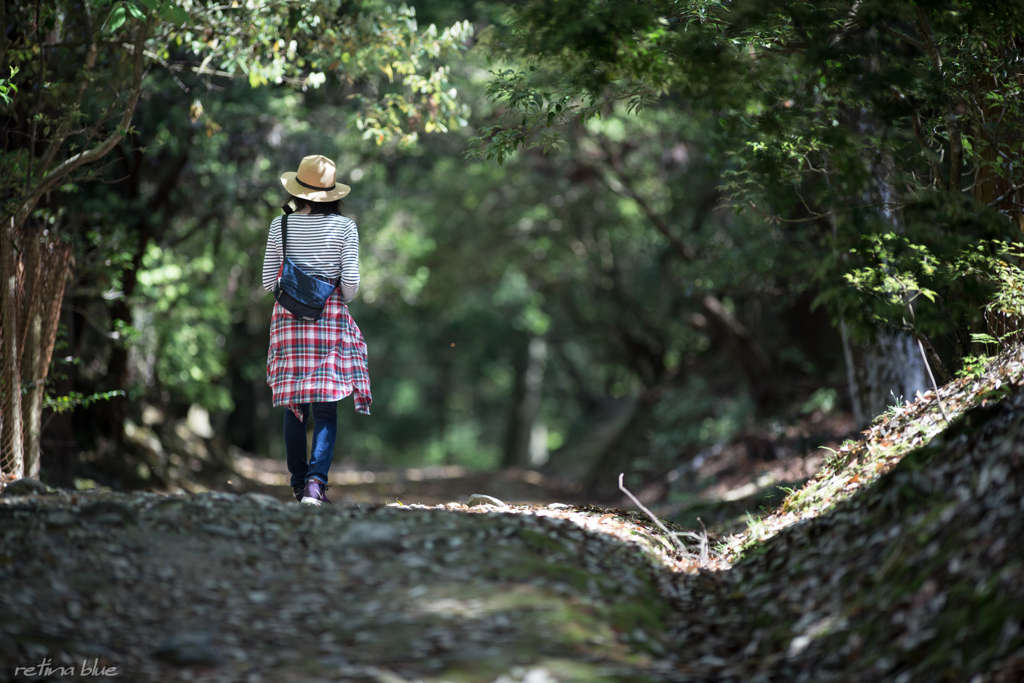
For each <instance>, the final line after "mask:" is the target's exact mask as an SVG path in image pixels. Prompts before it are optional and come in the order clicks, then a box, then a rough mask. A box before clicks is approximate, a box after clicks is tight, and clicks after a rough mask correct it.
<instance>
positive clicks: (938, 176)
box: [910, 109, 947, 192]
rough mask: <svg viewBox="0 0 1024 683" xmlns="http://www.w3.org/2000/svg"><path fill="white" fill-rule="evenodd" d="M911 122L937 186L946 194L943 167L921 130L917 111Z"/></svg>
mask: <svg viewBox="0 0 1024 683" xmlns="http://www.w3.org/2000/svg"><path fill="white" fill-rule="evenodd" d="M910 121H911V122H912V123H913V124H914V136H915V137H916V138H917V143H918V144H919V145H921V151H922V152H924V157H925V159H927V160H928V165H929V166H931V167H932V173H933V174H934V175H935V184H936V185H938V186H939V189H941V190H942V191H943V192H946V191H947V187H946V180H945V178H943V177H942V167H941V166H939V162H938V161H937V160H936V159H935V157H934V154H935V153H934V152H933V151H932V148H931V147H929V146H928V143H927V141H926V140H925V139H924V132H923V131H922V130H921V115H920V114H918V113H917V110H916V109H915V110H914V112H913V113H912V114H911V115H910Z"/></svg>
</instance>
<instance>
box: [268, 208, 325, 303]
mask: <svg viewBox="0 0 1024 683" xmlns="http://www.w3.org/2000/svg"><path fill="white" fill-rule="evenodd" d="M287 245H288V216H287V214H286V215H284V216H281V253H282V254H283V255H284V259H283V260H282V262H281V268H280V270H278V271H277V283H276V284H275V285H274V298H275V299H277V303H279V304H281V305H282V306H283V307H284V308H285V310H286V311H288V312H289V313H291V314H292V315H294V316H295V317H296V318H300V319H301V320H311V321H313V322H316V321H317V320H319V319H320V316H321V315H322V314H323V312H324V306H326V305H327V300H328V299H330V298H331V294H333V293H334V290H335V288H336V287H337V286H338V283H337V282H324V281H323V280H318V279H317V278H315V277H313V276H311V275H307V274H306V273H303V272H302V270H300V269H299V267H298V266H297V265H295V264H294V263H292V260H291V259H290V258H288V246H287Z"/></svg>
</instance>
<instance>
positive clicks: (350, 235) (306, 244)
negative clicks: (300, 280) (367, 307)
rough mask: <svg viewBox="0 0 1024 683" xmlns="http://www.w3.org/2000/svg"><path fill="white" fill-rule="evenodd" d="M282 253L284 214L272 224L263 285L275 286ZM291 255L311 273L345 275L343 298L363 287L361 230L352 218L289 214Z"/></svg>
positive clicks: (335, 277)
mask: <svg viewBox="0 0 1024 683" xmlns="http://www.w3.org/2000/svg"><path fill="white" fill-rule="evenodd" d="M283 258H284V256H283V255H282V253H281V216H278V217H277V218H275V219H274V221H273V222H272V223H271V224H270V235H268V236H267V253H266V256H265V257H264V258H263V288H264V289H266V290H267V291H271V290H273V289H274V283H275V282H276V281H277V272H278V269H279V268H280V267H281V262H282V260H283ZM288 258H290V259H291V260H292V262H293V263H294V264H295V265H296V266H298V267H299V268H300V269H301V270H302V271H303V272H305V273H306V274H308V275H320V276H322V277H326V278H328V279H331V280H335V279H337V278H341V288H340V289H341V298H342V300H343V301H344V302H345V303H348V302H350V301H352V299H354V298H355V296H356V291H357V290H358V289H359V232H358V230H357V229H356V224H355V223H354V222H353V221H352V220H351V219H349V218H345V217H344V216H338V215H335V214H331V215H322V214H319V215H318V214H301V213H293V214H291V215H290V216H288Z"/></svg>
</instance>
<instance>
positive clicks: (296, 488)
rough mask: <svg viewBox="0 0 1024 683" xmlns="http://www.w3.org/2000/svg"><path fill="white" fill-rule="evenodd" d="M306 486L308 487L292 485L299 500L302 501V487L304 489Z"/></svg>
mask: <svg viewBox="0 0 1024 683" xmlns="http://www.w3.org/2000/svg"><path fill="white" fill-rule="evenodd" d="M304 488H306V487H305V486H293V487H292V491H293V492H294V493H295V500H297V501H298V502H300V503H301V502H302V489H304Z"/></svg>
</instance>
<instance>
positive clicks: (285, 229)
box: [277, 214, 288, 280]
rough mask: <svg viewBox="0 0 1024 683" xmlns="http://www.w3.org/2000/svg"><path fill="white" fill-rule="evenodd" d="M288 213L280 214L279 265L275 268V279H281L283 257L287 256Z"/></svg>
mask: <svg viewBox="0 0 1024 683" xmlns="http://www.w3.org/2000/svg"><path fill="white" fill-rule="evenodd" d="M287 239H288V214H284V215H283V216H281V267H280V268H278V269H277V279H278V280H280V279H281V274H282V273H283V272H284V259H285V257H286V256H288V243H287V241H286V240H287Z"/></svg>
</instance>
